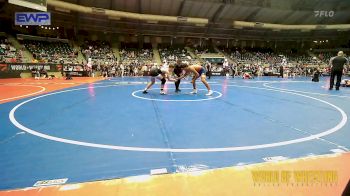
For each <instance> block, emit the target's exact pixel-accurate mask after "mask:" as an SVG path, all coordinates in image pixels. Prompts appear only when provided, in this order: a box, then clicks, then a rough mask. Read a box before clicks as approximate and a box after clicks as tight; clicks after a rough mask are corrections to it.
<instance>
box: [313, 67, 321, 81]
mask: <svg viewBox="0 0 350 196" xmlns="http://www.w3.org/2000/svg"><path fill="white" fill-rule="evenodd" d="M311 81H313V82H319V81H320V69H319V68H316V70H315V71H314V74H313V77H312V80H311Z"/></svg>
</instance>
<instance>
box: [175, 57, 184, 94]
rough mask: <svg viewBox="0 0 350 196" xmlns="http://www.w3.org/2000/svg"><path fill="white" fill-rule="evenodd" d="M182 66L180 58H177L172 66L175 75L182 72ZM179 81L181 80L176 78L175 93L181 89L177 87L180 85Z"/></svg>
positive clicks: (179, 74) (178, 75)
mask: <svg viewBox="0 0 350 196" xmlns="http://www.w3.org/2000/svg"><path fill="white" fill-rule="evenodd" d="M182 67H183V65H182V64H181V60H177V61H176V64H175V66H174V74H175V75H176V76H177V77H180V76H181V74H182ZM180 82H181V80H176V81H175V92H176V93H178V92H181V90H180V88H179V87H180Z"/></svg>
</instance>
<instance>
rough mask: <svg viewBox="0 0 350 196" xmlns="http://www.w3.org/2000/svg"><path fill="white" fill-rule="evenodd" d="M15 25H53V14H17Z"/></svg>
mask: <svg viewBox="0 0 350 196" xmlns="http://www.w3.org/2000/svg"><path fill="white" fill-rule="evenodd" d="M15 25H51V13H50V12H16V15H15Z"/></svg>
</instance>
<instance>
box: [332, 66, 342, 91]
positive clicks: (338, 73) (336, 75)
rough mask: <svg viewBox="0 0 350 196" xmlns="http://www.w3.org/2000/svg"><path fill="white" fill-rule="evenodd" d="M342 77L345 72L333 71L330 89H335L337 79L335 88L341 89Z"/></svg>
mask: <svg viewBox="0 0 350 196" xmlns="http://www.w3.org/2000/svg"><path fill="white" fill-rule="evenodd" d="M342 75H343V71H337V70H332V71H331V81H330V84H329V89H332V88H333V86H334V79H335V77H337V82H336V83H335V88H336V89H339V86H340V82H341V77H342Z"/></svg>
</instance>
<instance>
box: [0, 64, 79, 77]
mask: <svg viewBox="0 0 350 196" xmlns="http://www.w3.org/2000/svg"><path fill="white" fill-rule="evenodd" d="M66 67H79V68H78V70H79V71H80V70H81V69H82V65H76V64H64V65H62V64H46V63H3V64H0V78H19V77H21V73H23V72H24V73H30V72H32V69H37V70H41V69H42V68H44V69H45V70H46V71H48V72H62V71H63V69H66ZM76 70H77V69H74V71H76ZM78 75H82V74H78Z"/></svg>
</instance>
